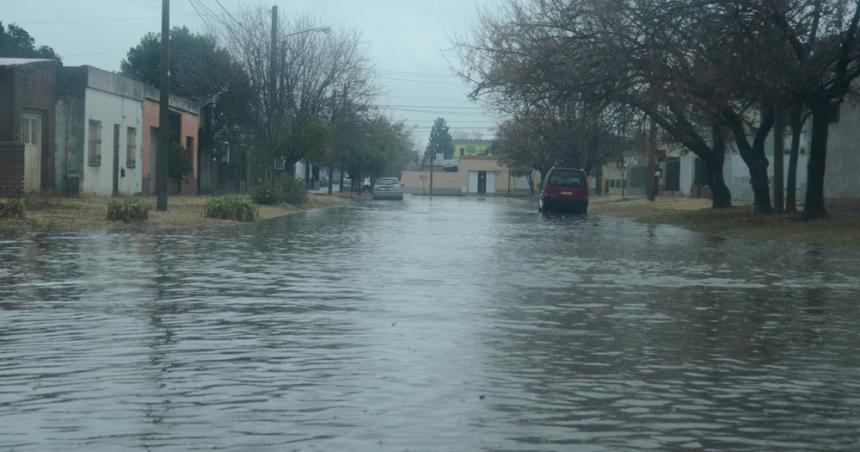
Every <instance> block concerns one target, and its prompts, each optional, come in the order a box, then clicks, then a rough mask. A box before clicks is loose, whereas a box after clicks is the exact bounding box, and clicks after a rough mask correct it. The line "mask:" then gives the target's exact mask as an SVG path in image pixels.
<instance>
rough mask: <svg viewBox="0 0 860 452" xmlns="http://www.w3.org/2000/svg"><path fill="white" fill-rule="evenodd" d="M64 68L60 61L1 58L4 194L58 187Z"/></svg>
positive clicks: (0, 179)
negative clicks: (57, 126)
mask: <svg viewBox="0 0 860 452" xmlns="http://www.w3.org/2000/svg"><path fill="white" fill-rule="evenodd" d="M59 70H60V64H59V63H58V62H57V61H55V60H45V59H23V58H0V196H20V195H22V194H24V193H29V192H34V191H39V190H43V189H49V188H50V187H51V185H52V177H53V163H54V159H55V147H54V109H55V105H56V102H57V89H56V87H57V77H58V71H59Z"/></svg>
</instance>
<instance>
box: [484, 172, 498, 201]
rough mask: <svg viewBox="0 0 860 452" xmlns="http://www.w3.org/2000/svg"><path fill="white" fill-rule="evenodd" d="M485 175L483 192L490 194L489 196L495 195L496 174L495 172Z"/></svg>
mask: <svg viewBox="0 0 860 452" xmlns="http://www.w3.org/2000/svg"><path fill="white" fill-rule="evenodd" d="M486 175H487V183H486V190H485V191H484V192H485V193H488V194H491V195H492V194H495V193H496V172H495V171H488V172H487V173H486Z"/></svg>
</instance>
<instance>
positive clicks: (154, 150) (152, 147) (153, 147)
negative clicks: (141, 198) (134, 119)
mask: <svg viewBox="0 0 860 452" xmlns="http://www.w3.org/2000/svg"><path fill="white" fill-rule="evenodd" d="M156 160H158V127H150V129H149V162H148V165H147V166H149V180H148V183H147V187H144V188H145V189H146V190H148V192H147V193H149V194H155V173H156V171H155V168H156V166H155V162H156Z"/></svg>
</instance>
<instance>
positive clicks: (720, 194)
mask: <svg viewBox="0 0 860 452" xmlns="http://www.w3.org/2000/svg"><path fill="white" fill-rule="evenodd" d="M713 130H714V134H713V135H714V152H713V153H703V154H702V155H708V156H711V158H705V159H702V161H704V162H705V175H706V177H707V180H708V186H709V187H710V188H711V197H712V199H713V203H712V205H711V206H712V207H713V208H714V209H727V208H729V207H731V206H732V193H731V191H729V187H728V186H726V180H725V178H724V176H723V164H724V163H725V161H726V141H725V137H723V134H722V131H721V130H720V129H719V127H714V129H713Z"/></svg>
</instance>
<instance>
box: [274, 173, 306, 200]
mask: <svg viewBox="0 0 860 452" xmlns="http://www.w3.org/2000/svg"><path fill="white" fill-rule="evenodd" d="M280 185H281V191H282V192H283V201H284V202H286V203H289V204H293V205H299V204H304V203H306V202H307V201H308V189H307V188H306V187H305V183H304V182H303V181H301V180H298V179H296V178H294V177H285V178H283V179H281V181H280Z"/></svg>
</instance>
